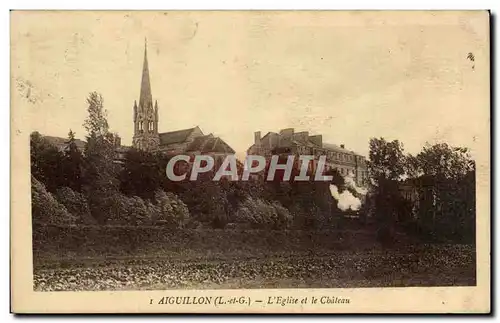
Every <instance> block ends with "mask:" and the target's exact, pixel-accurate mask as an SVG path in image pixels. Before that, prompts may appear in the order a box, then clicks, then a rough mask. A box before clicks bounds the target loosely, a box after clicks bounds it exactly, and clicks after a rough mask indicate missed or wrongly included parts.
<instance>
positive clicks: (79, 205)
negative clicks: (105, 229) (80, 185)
mask: <svg viewBox="0 0 500 323" xmlns="http://www.w3.org/2000/svg"><path fill="white" fill-rule="evenodd" d="M56 198H57V200H58V201H59V202H60V203H61V204H62V205H64V206H65V207H66V209H67V210H68V212H69V213H71V214H72V215H74V216H75V217H76V221H77V224H87V225H89V224H96V220H95V219H94V218H93V217H92V216H91V215H90V209H89V206H88V203H87V199H86V198H85V196H84V195H83V194H82V193H79V192H76V191H74V190H72V189H71V188H69V187H62V188H60V189H58V190H57V192H56Z"/></svg>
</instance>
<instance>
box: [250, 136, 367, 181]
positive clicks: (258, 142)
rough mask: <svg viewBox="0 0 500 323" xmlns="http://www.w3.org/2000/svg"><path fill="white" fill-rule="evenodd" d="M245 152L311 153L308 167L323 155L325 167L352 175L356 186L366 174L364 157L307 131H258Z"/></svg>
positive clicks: (342, 173)
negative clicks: (265, 132)
mask: <svg viewBox="0 0 500 323" xmlns="http://www.w3.org/2000/svg"><path fill="white" fill-rule="evenodd" d="M247 154H248V155H261V156H265V157H271V155H312V156H315V161H314V162H313V165H312V168H313V169H315V167H316V163H317V161H318V159H319V156H321V155H325V156H326V166H325V168H326V169H327V170H331V169H336V170H337V171H338V172H339V173H340V174H341V175H342V176H352V177H353V179H354V180H355V181H356V183H357V185H363V184H365V183H366V180H367V177H368V173H367V165H366V159H365V157H364V156H361V155H359V154H357V153H355V152H354V151H350V150H347V149H345V146H344V145H340V146H337V145H334V144H329V143H324V142H323V136H322V135H314V136H310V135H309V133H308V132H307V131H302V132H295V129H293V128H288V129H282V130H281V131H280V132H279V133H276V132H268V133H267V134H266V135H265V136H264V137H261V132H260V131H257V132H255V134H254V144H253V145H252V146H250V148H248V150H247Z"/></svg>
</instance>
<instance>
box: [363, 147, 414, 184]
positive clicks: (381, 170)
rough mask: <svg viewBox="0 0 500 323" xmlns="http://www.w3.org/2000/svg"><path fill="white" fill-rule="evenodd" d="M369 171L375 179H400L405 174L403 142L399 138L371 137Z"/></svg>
mask: <svg viewBox="0 0 500 323" xmlns="http://www.w3.org/2000/svg"><path fill="white" fill-rule="evenodd" d="M368 171H369V173H370V176H371V177H372V178H373V179H374V180H375V181H378V180H379V179H381V178H382V179H387V180H398V179H400V178H401V176H403V175H404V174H405V156H404V148H403V144H402V143H401V142H399V141H398V140H393V141H387V140H385V139H384V138H372V139H370V154H369V161H368Z"/></svg>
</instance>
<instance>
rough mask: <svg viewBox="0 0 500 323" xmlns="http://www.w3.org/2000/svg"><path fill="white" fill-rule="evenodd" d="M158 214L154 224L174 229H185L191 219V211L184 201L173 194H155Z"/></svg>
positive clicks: (159, 192)
mask: <svg viewBox="0 0 500 323" xmlns="http://www.w3.org/2000/svg"><path fill="white" fill-rule="evenodd" d="M155 207H156V211H157V212H156V214H155V215H154V217H153V222H154V223H157V224H166V225H169V226H173V227H183V226H184V225H185V224H186V223H187V222H188V219H189V209H188V207H187V206H186V204H184V202H182V200H181V199H180V198H179V197H178V196H177V195H175V194H173V193H170V192H169V193H165V192H164V191H156V192H155Z"/></svg>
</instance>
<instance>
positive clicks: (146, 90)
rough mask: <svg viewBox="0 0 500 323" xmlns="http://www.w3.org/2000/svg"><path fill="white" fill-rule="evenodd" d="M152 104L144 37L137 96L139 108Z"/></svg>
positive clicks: (146, 44)
mask: <svg viewBox="0 0 500 323" xmlns="http://www.w3.org/2000/svg"><path fill="white" fill-rule="evenodd" d="M152 105H153V96H152V95H151V83H150V81H149V67H148V41H147V39H144V63H143V66H142V80H141V95H140V98H139V108H146V109H147V108H149V106H152Z"/></svg>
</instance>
